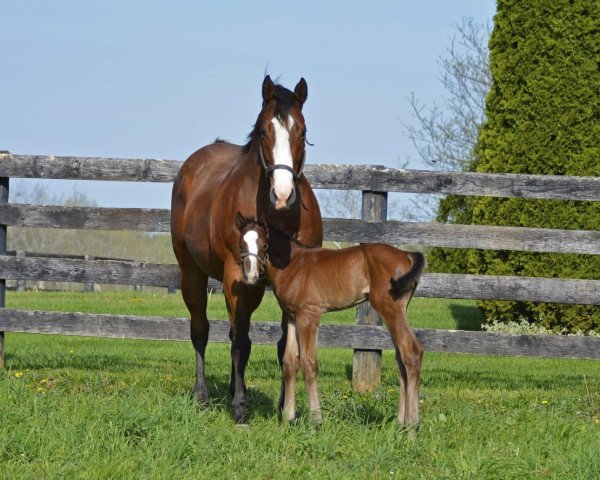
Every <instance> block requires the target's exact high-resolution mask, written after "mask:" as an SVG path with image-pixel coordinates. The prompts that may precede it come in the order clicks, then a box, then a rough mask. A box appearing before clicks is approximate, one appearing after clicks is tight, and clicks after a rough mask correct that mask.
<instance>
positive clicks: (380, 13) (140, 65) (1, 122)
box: [0, 0, 495, 208]
mask: <svg viewBox="0 0 600 480" xmlns="http://www.w3.org/2000/svg"><path fill="white" fill-rule="evenodd" d="M494 12H495V2H494V1H493V0H453V1H437V2H436V1H431V0H421V1H419V2H402V1H395V2H393V1H382V2H369V3H368V4H367V2H351V1H346V2H341V1H331V2H316V1H315V2H313V1H305V2H275V1H263V2H219V3H217V2H210V3H209V2H198V1H173V2H164V1H163V2H159V1H135V0H130V1H112V0H104V1H102V2H100V1H97V2H94V1H81V0H78V1H61V0H57V1H53V2H47V1H28V2H24V1H16V0H15V1H12V0H9V1H6V0H5V1H3V2H2V6H1V7H0V59H1V65H2V72H3V73H2V75H0V106H1V107H0V108H1V111H2V114H1V115H0V149H6V150H9V151H11V152H13V153H19V154H41V155H81V156H104V157H123V158H163V159H173V160H184V159H185V158H187V156H188V155H189V154H190V153H192V152H193V151H194V150H196V149H197V148H199V147H201V146H202V145H205V144H206V143H209V142H211V141H212V140H214V139H215V138H216V137H217V136H220V137H222V138H225V139H228V140H230V141H232V142H234V143H243V142H244V141H245V138H246V134H247V133H248V132H249V130H250V128H251V126H252V123H253V122H254V120H255V118H256V115H257V113H258V111H259V109H260V103H261V99H260V85H261V82H262V79H263V74H264V72H265V71H267V72H268V73H270V74H271V75H272V76H273V77H279V78H280V81H281V83H283V84H284V85H286V86H288V87H290V88H293V86H294V85H295V84H296V82H297V81H298V80H299V78H300V77H301V76H303V77H304V78H305V79H306V80H307V82H308V88H309V98H308V101H307V104H306V106H305V117H306V120H307V125H308V137H309V140H310V141H311V142H312V143H314V144H315V146H314V147H310V149H309V151H308V157H307V161H308V162H309V163H353V164H382V165H387V166H398V165H399V160H398V159H400V160H401V161H404V160H405V159H406V158H411V160H410V163H409V168H424V167H423V165H421V164H420V163H419V162H418V161H417V158H416V153H415V152H414V150H413V148H412V145H411V143H410V141H409V140H408V139H407V138H406V136H405V132H404V128H403V126H402V124H401V120H402V121H405V122H410V120H411V115H410V111H409V105H408V102H407V100H406V97H407V96H408V95H410V93H411V92H414V93H415V95H416V96H417V97H418V98H419V99H420V100H421V101H423V102H426V103H431V102H433V101H438V102H439V101H440V100H442V97H443V94H444V91H443V89H442V87H441V85H440V81H439V66H438V64H437V62H438V59H439V57H440V56H443V55H444V53H445V51H446V48H447V47H448V45H449V38H450V37H451V35H452V34H453V25H454V24H456V23H458V22H460V20H461V18H462V17H464V16H472V17H474V18H475V19H476V20H478V21H481V22H485V21H487V20H491V19H492V17H493V15H494ZM18 185H21V187H20V188H27V185H30V183H28V182H24V181H21V182H17V183H16V184H15V187H16V186H18ZM47 185H48V188H50V189H51V191H52V192H64V191H67V192H68V191H70V190H71V191H72V190H73V188H76V189H77V190H78V191H80V192H83V193H86V194H87V195H88V196H90V197H91V198H92V199H94V200H95V201H96V202H97V204H98V205H100V206H140V207H141V206H146V207H154V208H167V207H168V206H169V201H170V186H169V185H155V186H153V187H148V186H145V185H137V186H136V185H133V184H123V183H112V182H68V181H48V183H47Z"/></svg>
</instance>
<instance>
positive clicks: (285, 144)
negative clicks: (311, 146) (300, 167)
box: [271, 115, 294, 208]
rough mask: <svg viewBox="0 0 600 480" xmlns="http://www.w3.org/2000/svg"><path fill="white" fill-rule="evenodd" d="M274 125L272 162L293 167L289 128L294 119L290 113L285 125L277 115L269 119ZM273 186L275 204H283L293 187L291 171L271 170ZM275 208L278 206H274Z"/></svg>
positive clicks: (292, 124)
mask: <svg viewBox="0 0 600 480" xmlns="http://www.w3.org/2000/svg"><path fill="white" fill-rule="evenodd" d="M271 123H273V127H275V146H274V147H273V162H274V164H275V165H287V166H288V167H290V168H294V161H293V159H292V148H291V145H290V130H291V128H292V127H293V126H294V119H293V118H292V116H291V115H290V116H289V117H288V120H287V127H286V126H285V125H284V124H283V123H282V122H281V120H280V119H279V118H278V117H274V118H273V119H272V120H271ZM273 188H274V190H275V196H276V197H277V205H281V206H282V207H284V206H285V202H286V201H287V199H288V198H289V196H290V195H291V194H292V189H293V188H294V177H293V175H292V172H288V171H287V170H283V169H277V170H274V171H273ZM276 208H279V207H278V206H276Z"/></svg>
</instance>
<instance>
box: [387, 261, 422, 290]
mask: <svg viewBox="0 0 600 480" xmlns="http://www.w3.org/2000/svg"><path fill="white" fill-rule="evenodd" d="M407 255H408V258H410V261H411V262H412V265H411V267H410V270H409V271H408V272H406V273H405V274H404V275H401V276H400V277H398V278H391V279H390V283H391V284H392V288H390V294H391V295H392V297H393V298H394V300H398V299H399V298H400V297H401V296H402V295H404V294H405V293H407V292H411V293H413V292H414V291H415V289H416V288H417V284H418V283H419V278H421V273H423V270H424V269H425V265H426V262H425V255H423V254H422V253H421V252H407Z"/></svg>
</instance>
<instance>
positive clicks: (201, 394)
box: [194, 385, 208, 405]
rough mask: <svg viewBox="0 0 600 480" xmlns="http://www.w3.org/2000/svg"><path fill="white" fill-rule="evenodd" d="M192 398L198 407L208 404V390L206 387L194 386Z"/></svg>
mask: <svg viewBox="0 0 600 480" xmlns="http://www.w3.org/2000/svg"><path fill="white" fill-rule="evenodd" d="M194 398H195V399H196V403H197V404H198V405H205V404H206V403H208V389H207V388H206V387H199V386H198V385H196V386H195V387H194Z"/></svg>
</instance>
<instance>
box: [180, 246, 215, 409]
mask: <svg viewBox="0 0 600 480" xmlns="http://www.w3.org/2000/svg"><path fill="white" fill-rule="evenodd" d="M188 260H189V261H188V262H186V263H185V265H184V264H183V262H182V263H180V268H181V295H182V296H183V301H184V302H185V305H186V307H187V309H188V310H189V312H190V318H191V320H190V335H191V339H192V344H193V345H194V349H195V350H196V384H195V385H194V396H195V397H196V400H197V401H198V403H200V404H201V403H204V402H206V401H207V400H208V388H207V387H206V379H205V377H204V353H205V351H206V344H207V343H208V331H209V323H208V318H207V317H206V302H207V293H206V287H207V285H208V276H207V275H206V274H205V273H204V272H203V271H202V270H200V268H198V266H197V265H196V264H195V263H194V262H193V260H192V259H191V257H190V258H189V259H188Z"/></svg>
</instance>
